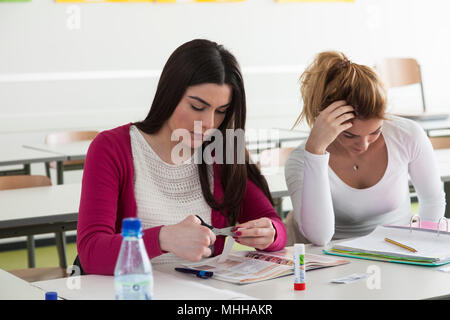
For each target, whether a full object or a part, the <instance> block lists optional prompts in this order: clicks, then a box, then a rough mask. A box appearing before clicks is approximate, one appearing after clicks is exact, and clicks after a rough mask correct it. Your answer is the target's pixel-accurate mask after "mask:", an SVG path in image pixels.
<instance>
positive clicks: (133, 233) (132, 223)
mask: <svg viewBox="0 0 450 320" xmlns="http://www.w3.org/2000/svg"><path fill="white" fill-rule="evenodd" d="M122 236H123V237H140V236H142V223H141V220H140V219H139V218H125V219H123V220H122Z"/></svg>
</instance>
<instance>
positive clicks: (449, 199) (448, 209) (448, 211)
mask: <svg viewBox="0 0 450 320" xmlns="http://www.w3.org/2000/svg"><path fill="white" fill-rule="evenodd" d="M444 191H445V202H446V205H445V217H446V218H450V182H444Z"/></svg>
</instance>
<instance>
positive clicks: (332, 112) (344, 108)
mask: <svg viewBox="0 0 450 320" xmlns="http://www.w3.org/2000/svg"><path fill="white" fill-rule="evenodd" d="M354 110H355V109H354V108H353V107H352V106H349V105H347V102H346V101H343V100H339V101H335V102H333V103H332V104H330V105H329V106H328V107H326V108H325V109H324V110H322V111H321V112H320V114H319V116H318V117H317V118H316V121H315V122H314V126H313V128H312V129H311V133H310V134H309V137H308V140H307V141H306V145H305V150H306V151H308V152H310V153H314V154H325V152H326V150H327V148H328V146H329V145H330V144H331V143H332V142H333V141H334V140H335V139H336V138H337V136H338V135H339V134H340V133H341V132H342V131H345V130H347V129H349V128H350V127H351V126H352V125H353V124H352V122H350V121H348V120H350V119H353V118H354V117H355V114H354ZM346 121H348V122H346Z"/></svg>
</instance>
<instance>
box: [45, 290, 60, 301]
mask: <svg viewBox="0 0 450 320" xmlns="http://www.w3.org/2000/svg"><path fill="white" fill-rule="evenodd" d="M45 300H58V294H57V293H56V292H54V291H49V292H46V293H45Z"/></svg>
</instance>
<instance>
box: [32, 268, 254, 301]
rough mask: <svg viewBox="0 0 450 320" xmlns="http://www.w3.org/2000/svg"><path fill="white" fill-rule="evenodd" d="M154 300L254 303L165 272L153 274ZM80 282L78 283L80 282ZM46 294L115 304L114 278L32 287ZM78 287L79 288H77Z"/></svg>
mask: <svg viewBox="0 0 450 320" xmlns="http://www.w3.org/2000/svg"><path fill="white" fill-rule="evenodd" d="M153 278H154V299H155V300H186V299H192V300H228V299H254V298H253V297H250V296H247V295H244V294H241V293H238V292H234V291H231V290H224V289H217V288H214V287H211V286H208V285H205V284H202V283H201V282H202V281H208V280H204V279H197V278H193V279H192V280H185V279H182V278H181V277H177V276H174V275H171V274H167V273H164V272H159V271H155V270H154V271H153ZM77 281H79V282H77ZM31 284H32V285H33V286H35V287H38V288H41V289H42V290H44V291H56V292H57V293H58V296H59V297H61V298H63V299H67V300H113V299H115V297H114V277H113V276H99V275H86V276H80V277H70V278H62V279H55V280H48V281H38V282H33V283H31ZM77 284H79V287H78V286H77Z"/></svg>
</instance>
